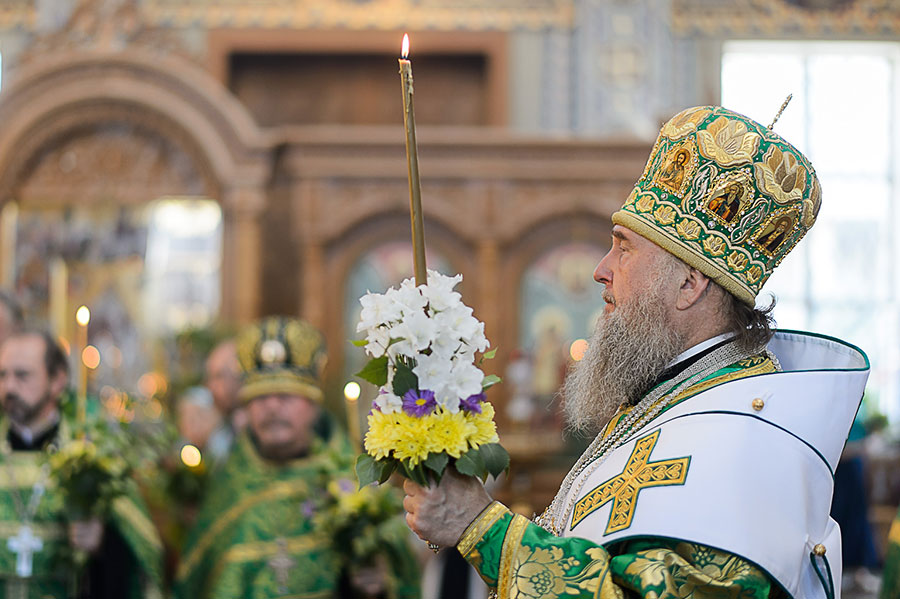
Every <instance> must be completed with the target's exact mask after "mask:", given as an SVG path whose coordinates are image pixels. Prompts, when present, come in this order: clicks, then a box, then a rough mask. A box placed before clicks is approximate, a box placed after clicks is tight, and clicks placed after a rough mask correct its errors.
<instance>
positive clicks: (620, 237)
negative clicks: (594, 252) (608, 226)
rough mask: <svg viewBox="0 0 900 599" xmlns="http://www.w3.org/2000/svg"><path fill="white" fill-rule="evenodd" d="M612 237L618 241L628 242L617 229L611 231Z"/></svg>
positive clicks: (623, 234)
mask: <svg viewBox="0 0 900 599" xmlns="http://www.w3.org/2000/svg"><path fill="white" fill-rule="evenodd" d="M612 236H613V237H615V238H616V239H618V240H619V241H628V237H626V236H625V233H622V231H620V230H619V229H613V232H612Z"/></svg>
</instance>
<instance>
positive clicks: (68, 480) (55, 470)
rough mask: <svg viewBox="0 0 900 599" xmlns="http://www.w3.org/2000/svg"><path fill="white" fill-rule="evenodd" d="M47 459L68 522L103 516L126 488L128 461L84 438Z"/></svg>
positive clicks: (65, 446) (67, 444)
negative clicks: (60, 495)
mask: <svg viewBox="0 0 900 599" xmlns="http://www.w3.org/2000/svg"><path fill="white" fill-rule="evenodd" d="M49 462H50V472H51V477H52V479H53V480H54V481H56V485H57V487H58V488H59V490H60V493H61V494H62V498H63V501H64V503H65V506H66V507H65V509H66V513H67V516H68V518H69V520H70V521H73V522H74V521H78V520H87V519H89V518H91V517H99V518H101V519H104V518H106V516H108V515H109V513H110V511H111V510H112V504H113V501H115V499H116V498H117V497H119V496H120V495H124V494H125V493H126V492H127V491H128V481H129V480H130V478H129V473H130V467H129V466H128V463H127V462H126V461H125V460H124V459H123V458H122V457H121V455H118V454H117V453H113V452H105V451H103V449H102V448H101V447H98V446H97V445H96V444H95V443H93V442H91V441H88V440H86V439H77V440H73V441H70V442H69V443H66V444H65V445H63V446H62V447H61V448H60V449H59V451H57V452H55V453H53V454H51V455H50V458H49Z"/></svg>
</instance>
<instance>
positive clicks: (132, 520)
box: [0, 423, 162, 599]
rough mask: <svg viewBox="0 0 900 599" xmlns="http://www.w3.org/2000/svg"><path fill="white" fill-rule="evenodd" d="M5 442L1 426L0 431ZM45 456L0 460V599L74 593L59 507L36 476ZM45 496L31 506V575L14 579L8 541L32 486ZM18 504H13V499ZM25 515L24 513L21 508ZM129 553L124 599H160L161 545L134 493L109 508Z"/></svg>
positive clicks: (19, 454) (51, 489)
mask: <svg viewBox="0 0 900 599" xmlns="http://www.w3.org/2000/svg"><path fill="white" fill-rule="evenodd" d="M66 428H67V427H66V426H65V424H63V425H61V427H60V431H61V432H60V435H59V437H60V441H59V442H60V443H65V441H66V440H67V437H68V435H67V434H66V432H65V431H66ZM0 434H2V439H4V440H5V439H6V424H5V423H4V426H2V427H0ZM45 461H46V455H45V453H44V452H42V451H12V452H11V453H10V454H9V455H7V456H3V455H0V490H2V492H0V599H25V598H28V599H32V598H35V599H37V598H40V599H48V598H52V599H64V598H66V597H72V596H74V595H75V593H76V588H77V587H76V571H75V567H74V565H73V564H72V562H71V554H72V552H71V550H70V549H69V547H68V536H67V532H66V527H67V522H66V520H65V513H64V506H63V501H62V497H61V496H60V493H59V491H58V490H57V489H56V488H55V485H54V481H53V480H52V479H49V477H47V476H46V475H45V474H43V473H42V465H43V464H44V463H45ZM39 481H40V482H43V483H45V487H46V491H45V493H44V495H43V497H42V499H41V501H40V503H38V506H37V510H36V512H35V515H34V519H33V523H32V525H31V531H32V532H33V533H34V535H35V536H36V537H37V538H38V539H40V543H39V544H40V549H38V550H36V551H34V553H33V554H32V575H31V576H30V577H29V578H20V577H18V576H17V575H16V559H17V554H16V553H15V552H14V551H13V550H12V548H11V547H10V539H11V538H12V537H15V536H17V535H18V534H19V533H20V530H21V526H22V517H21V515H20V513H19V512H20V511H21V509H22V508H23V507H25V506H28V504H29V502H30V501H31V497H32V493H33V491H34V488H35V483H36V482H39ZM16 492H17V493H18V498H19V500H20V502H21V503H19V502H17V501H16V497H15V495H14V494H15V493H16ZM25 509H27V507H25ZM106 526H113V527H115V529H116V531H117V532H118V533H119V534H120V535H121V537H122V538H123V540H124V541H125V543H126V544H127V546H128V549H129V550H130V551H131V552H132V554H133V557H134V562H135V563H136V564H137V565H138V566H139V567H140V570H141V571H140V572H139V573H124V574H123V575H127V576H128V578H129V583H130V584H131V588H130V593H129V595H128V597H130V598H134V599H137V598H152V597H161V596H162V591H161V589H162V542H161V541H160V538H159V535H158V533H157V531H156V528H155V527H154V526H153V523H152V522H151V520H150V518H149V516H148V514H147V510H146V508H145V506H144V504H143V502H142V501H141V499H140V497H139V495H138V493H137V489H136V488H132V489H131V492H130V493H128V494H127V495H122V496H119V497H118V498H117V499H116V500H115V501H114V503H113V508H112V514H111V515H110V521H109V522H107V523H106ZM123 599H126V598H123Z"/></svg>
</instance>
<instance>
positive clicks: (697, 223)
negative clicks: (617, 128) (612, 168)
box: [612, 106, 822, 306]
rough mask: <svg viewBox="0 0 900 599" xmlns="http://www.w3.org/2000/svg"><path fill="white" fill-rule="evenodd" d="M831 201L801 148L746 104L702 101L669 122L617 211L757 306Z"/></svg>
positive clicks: (621, 219) (622, 220)
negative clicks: (747, 111) (738, 107)
mask: <svg viewBox="0 0 900 599" xmlns="http://www.w3.org/2000/svg"><path fill="white" fill-rule="evenodd" d="M821 202H822V188H821V186H820V185H819V179H818V177H816V172H815V170H813V167H812V165H811V164H810V163H809V161H808V160H807V159H806V157H805V156H803V154H801V153H800V152H799V151H798V150H797V148H795V147H794V146H792V145H791V144H789V143H788V142H787V141H785V140H784V139H783V138H782V137H781V136H780V135H778V134H777V133H774V132H773V131H772V130H770V129H768V128H767V127H764V126H762V125H760V124H759V123H757V122H756V121H754V120H752V119H750V118H747V117H745V116H743V115H741V114H738V113H736V112H732V111H731V110H728V109H726V108H722V107H719V106H697V107H694V108H688V109H687V110H685V111H683V112H680V113H679V114H677V115H675V116H674V117H672V119H671V120H670V121H669V122H668V123H666V124H665V125H663V128H662V130H661V131H660V133H659V138H657V140H656V144H654V146H653V151H652V152H651V153H650V159H649V160H648V161H647V166H646V168H645V169H644V174H643V175H642V176H641V178H640V179H639V180H638V182H637V183H636V184H635V187H634V190H633V191H632V192H631V194H630V195H629V196H628V199H627V200H625V205H624V206H622V209H621V210H619V211H618V212H616V213H615V214H613V217H612V220H613V222H614V223H616V224H618V225H622V226H623V227H627V228H629V229H631V230H632V231H634V232H636V233H638V234H640V235H642V236H643V237H646V238H647V239H649V240H651V241H653V242H654V243H656V244H657V245H659V246H660V247H662V248H664V249H666V250H668V251H669V252H671V253H672V254H674V255H675V256H677V257H678V258H680V259H682V260H683V261H684V262H686V263H687V264H689V265H690V266H692V267H694V268H696V269H697V270H699V271H700V272H702V273H703V274H705V275H706V276H708V277H710V278H711V279H712V280H714V281H715V282H716V283H718V284H719V285H721V286H722V287H724V288H725V289H727V290H728V291H729V292H731V293H732V294H734V295H735V296H737V297H738V298H739V299H740V300H741V301H743V302H744V303H746V304H749V305H750V306H753V305H754V304H755V300H756V295H757V293H759V290H760V289H761V288H762V286H763V284H764V283H765V282H766V280H767V279H768V278H769V275H771V274H772V271H773V270H774V269H775V267H776V266H778V264H779V263H780V262H781V260H782V259H784V257H785V256H786V255H787V253H788V252H790V251H791V250H792V249H793V248H794V246H795V245H797V242H798V241H800V239H801V238H802V237H803V236H804V235H805V234H806V232H807V231H808V230H809V229H810V227H812V225H813V223H815V221H816V215H817V214H818V213H819V207H820V206H821Z"/></svg>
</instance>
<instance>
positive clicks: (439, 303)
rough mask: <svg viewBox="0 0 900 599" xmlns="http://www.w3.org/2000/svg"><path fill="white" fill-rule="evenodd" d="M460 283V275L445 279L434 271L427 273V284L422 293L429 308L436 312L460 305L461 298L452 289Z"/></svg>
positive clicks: (445, 277)
mask: <svg viewBox="0 0 900 599" xmlns="http://www.w3.org/2000/svg"><path fill="white" fill-rule="evenodd" d="M460 281H462V275H456V276H454V277H447V276H444V275H442V274H441V273H439V272H437V271H435V270H429V271H428V284H427V285H426V286H425V287H423V288H422V293H423V294H424V295H425V297H426V298H427V299H428V305H429V307H430V308H431V309H432V310H434V311H437V312H440V311H442V310H447V309H448V308H451V307H454V306H456V305H459V304H461V303H462V301H461V300H462V296H461V295H460V294H459V293H458V292H456V291H453V288H454V287H456V285H457V284H458V283H459V282H460Z"/></svg>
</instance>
